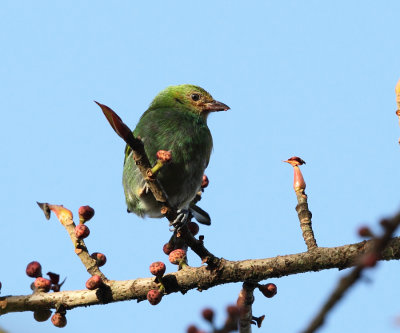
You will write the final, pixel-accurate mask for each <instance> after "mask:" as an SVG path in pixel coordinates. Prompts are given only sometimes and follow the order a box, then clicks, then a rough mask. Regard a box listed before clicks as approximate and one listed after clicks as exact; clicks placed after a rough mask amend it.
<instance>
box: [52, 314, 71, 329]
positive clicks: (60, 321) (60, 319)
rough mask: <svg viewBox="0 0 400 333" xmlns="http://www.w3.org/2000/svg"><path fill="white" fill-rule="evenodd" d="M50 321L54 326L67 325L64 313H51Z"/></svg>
mask: <svg viewBox="0 0 400 333" xmlns="http://www.w3.org/2000/svg"><path fill="white" fill-rule="evenodd" d="M51 322H52V323H53V325H54V326H55V327H65V326H66V325H67V318H66V317H65V315H63V314H61V313H58V312H56V313H55V314H53V317H51Z"/></svg>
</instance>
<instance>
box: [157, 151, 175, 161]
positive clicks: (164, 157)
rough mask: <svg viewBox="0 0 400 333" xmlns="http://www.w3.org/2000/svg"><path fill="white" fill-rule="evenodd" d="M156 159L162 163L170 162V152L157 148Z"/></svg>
mask: <svg viewBox="0 0 400 333" xmlns="http://www.w3.org/2000/svg"><path fill="white" fill-rule="evenodd" d="M157 159H158V160H160V161H161V162H163V163H167V162H170V161H171V159H172V153H171V152H170V151H167V150H159V151H158V152H157Z"/></svg>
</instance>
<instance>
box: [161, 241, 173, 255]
mask: <svg viewBox="0 0 400 333" xmlns="http://www.w3.org/2000/svg"><path fill="white" fill-rule="evenodd" d="M173 250H174V246H173V245H172V244H170V243H165V244H164V246H163V252H164V253H165V254H166V255H169V254H170V253H171V252H172V251H173Z"/></svg>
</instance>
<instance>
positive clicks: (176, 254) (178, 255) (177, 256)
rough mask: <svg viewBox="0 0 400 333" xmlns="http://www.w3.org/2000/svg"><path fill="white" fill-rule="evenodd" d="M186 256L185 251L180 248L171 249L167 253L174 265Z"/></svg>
mask: <svg viewBox="0 0 400 333" xmlns="http://www.w3.org/2000/svg"><path fill="white" fill-rule="evenodd" d="M185 257H186V251H185V250H182V249H176V250H173V251H172V252H171V253H170V254H169V262H170V263H171V264H174V265H179V264H180V263H181V262H182V260H184V259H185Z"/></svg>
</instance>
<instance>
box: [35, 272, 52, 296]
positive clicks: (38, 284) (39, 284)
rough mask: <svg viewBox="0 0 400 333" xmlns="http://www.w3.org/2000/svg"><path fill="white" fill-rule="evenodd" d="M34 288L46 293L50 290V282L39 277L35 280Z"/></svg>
mask: <svg viewBox="0 0 400 333" xmlns="http://www.w3.org/2000/svg"><path fill="white" fill-rule="evenodd" d="M34 286H35V289H37V290H39V291H42V292H46V293H47V292H48V291H49V290H50V287H51V281H50V280H48V279H45V278H43V277H40V276H39V277H37V278H36V280H35V282H34Z"/></svg>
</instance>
